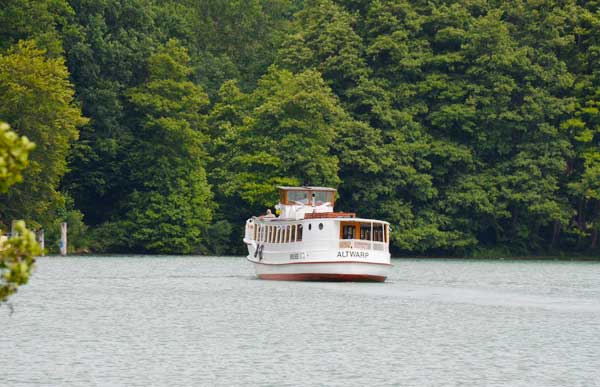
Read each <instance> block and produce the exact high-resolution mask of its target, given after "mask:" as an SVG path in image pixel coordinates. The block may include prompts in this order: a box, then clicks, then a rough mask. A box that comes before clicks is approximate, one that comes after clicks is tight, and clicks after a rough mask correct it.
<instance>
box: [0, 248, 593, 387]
mask: <svg viewBox="0 0 600 387" xmlns="http://www.w3.org/2000/svg"><path fill="white" fill-rule="evenodd" d="M394 265H395V266H394V269H393V272H392V274H391V276H390V278H389V280H388V282H386V283H383V284H364V283H306V282H271V281H261V280H256V279H255V278H254V276H253V273H252V268H251V267H250V265H249V264H247V263H246V262H245V261H244V260H243V259H241V258H203V257H143V256H135V257H69V258H45V259H40V260H39V264H38V269H37V271H36V273H35V275H34V276H33V278H32V280H31V282H30V284H28V285H27V286H25V287H23V288H22V289H21V290H19V293H18V294H17V296H16V297H14V298H13V304H14V307H15V312H14V314H13V315H12V316H9V315H8V310H7V308H1V309H0V326H2V327H3V329H2V334H1V335H0V360H1V363H0V364H1V367H0V380H1V382H0V384H2V385H8V386H12V385H16V386H20V385H31V384H40V385H123V386H147V385H223V386H229V385H268V386H284V385H298V386H311V385H314V386H320V385H339V386H347V385H360V386H363V385H399V386H459V385H460V386H599V385H600V356H599V355H600V334H599V332H600V264H598V263H581V262H579V263H578V262H508V261H499V262H498V261H461V260H456V261H455V260H396V261H395V262H394Z"/></svg>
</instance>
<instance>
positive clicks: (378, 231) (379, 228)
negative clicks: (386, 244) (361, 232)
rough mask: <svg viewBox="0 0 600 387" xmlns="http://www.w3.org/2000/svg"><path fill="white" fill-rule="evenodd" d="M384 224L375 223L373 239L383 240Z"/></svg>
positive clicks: (376, 240)
mask: <svg viewBox="0 0 600 387" xmlns="http://www.w3.org/2000/svg"><path fill="white" fill-rule="evenodd" d="M383 226H384V225H383V224H381V223H375V224H373V241H375V242H383Z"/></svg>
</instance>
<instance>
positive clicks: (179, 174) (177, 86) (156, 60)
mask: <svg viewBox="0 0 600 387" xmlns="http://www.w3.org/2000/svg"><path fill="white" fill-rule="evenodd" d="M147 70H148V72H147V73H148V79H147V81H146V82H145V83H143V84H142V85H141V86H139V87H136V88H133V89H130V90H129V91H128V93H127V95H128V97H129V101H130V103H131V104H132V107H133V111H134V112H135V114H136V121H137V125H136V126H137V131H138V137H137V138H136V139H135V140H134V141H133V142H132V144H131V148H130V150H129V155H128V160H129V161H128V166H129V169H130V175H129V182H130V185H131V187H132V188H133V191H132V193H131V194H130V195H129V197H128V199H127V200H126V202H125V204H124V208H125V209H126V213H125V214H124V216H123V220H122V221H121V223H120V224H121V226H122V227H123V228H124V229H125V230H126V233H127V234H128V235H129V240H128V241H127V245H126V246H123V247H125V248H128V249H132V250H142V251H147V252H158V253H180V254H188V253H192V252H197V251H199V250H200V248H201V245H202V242H203V241H204V239H205V236H204V233H205V231H206V228H207V227H208V224H209V223H210V221H211V220H212V207H213V205H212V203H211V200H212V194H211V191H210V187H209V186H208V183H207V179H206V173H205V170H204V165H205V163H206V161H205V158H206V156H205V151H204V146H203V144H204V142H205V135H204V133H203V131H204V130H205V123H204V121H205V119H204V117H203V116H202V115H201V114H200V111H201V110H202V109H204V108H205V107H206V105H207V104H208V97H207V95H206V94H205V93H204V92H203V91H202V88H200V87H198V86H196V85H194V84H193V83H192V82H191V81H189V80H188V77H189V74H190V73H191V68H190V67H189V56H188V54H187V50H186V49H185V48H183V47H181V46H180V45H179V44H178V43H177V42H176V41H175V40H170V41H169V42H167V44H166V45H165V46H164V47H162V48H160V49H159V50H158V51H157V52H156V53H155V54H153V55H152V56H150V58H149V59H148V69H147Z"/></svg>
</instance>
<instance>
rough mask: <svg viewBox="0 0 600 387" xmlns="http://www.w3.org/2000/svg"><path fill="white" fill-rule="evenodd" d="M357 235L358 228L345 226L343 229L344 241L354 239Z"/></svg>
mask: <svg viewBox="0 0 600 387" xmlns="http://www.w3.org/2000/svg"><path fill="white" fill-rule="evenodd" d="M355 233H356V226H354V225H345V226H343V227H342V239H354V235H355Z"/></svg>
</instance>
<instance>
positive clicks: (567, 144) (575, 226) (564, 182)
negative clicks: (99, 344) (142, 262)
mask: <svg viewBox="0 0 600 387" xmlns="http://www.w3.org/2000/svg"><path fill="white" fill-rule="evenodd" d="M599 109H600V2H598V1H582V0H578V1H576V0H565V1H558V0H537V1H525V0H508V1H494V0H462V1H443V0H433V1H432V0H428V1H421V0H412V1H408V0H336V1H334V0H304V1H302V0H263V1H259V0H245V1H222V0H180V1H174V0H167V1H156V0H68V1H67V0H0V121H3V122H7V123H8V124H10V126H11V128H12V129H13V130H14V131H15V132H16V133H17V134H19V135H25V136H27V137H28V138H29V139H30V140H31V141H32V142H34V143H35V144H36V147H35V149H34V150H32V151H31V152H30V155H29V160H30V161H29V167H28V168H27V169H25V170H24V171H23V172H22V175H23V177H24V179H23V182H21V183H19V184H16V185H14V186H12V187H11V188H10V189H9V190H8V192H6V193H0V227H1V228H2V229H4V230H6V229H7V228H9V227H10V222H11V221H12V220H13V219H25V220H26V221H27V224H28V225H29V226H33V227H34V228H44V229H46V230H47V231H46V235H47V238H49V239H50V242H49V243H48V245H49V246H53V242H52V241H53V240H56V239H57V234H58V224H59V223H60V222H63V221H67V222H69V225H70V240H71V242H72V244H71V247H72V248H74V249H78V250H91V251H95V252H140V253H175V254H188V253H203V254H239V253H242V252H243V251H244V245H243V243H242V242H241V233H242V230H243V223H244V221H245V219H246V218H248V217H249V216H252V215H256V214H258V213H264V211H265V210H266V208H267V207H272V206H273V205H274V204H275V203H276V202H277V198H278V195H277V192H276V186H277V185H303V184H307V185H325V186H333V187H336V188H338V189H339V198H338V200H337V202H336V208H337V209H338V210H342V211H344V210H345V211H352V212H357V213H359V214H360V215H361V216H363V217H374V218H378V219H383V220H386V221H389V222H390V223H391V225H392V249H391V250H392V253H393V254H395V255H411V254H418V255H461V256H462V255H466V256H470V255H498V254H509V255H518V254H548V253H551V254H553V253H560V252H568V253H571V252H581V253H587V254H590V253H598V252H599V249H600V247H599V242H598V231H599V230H600V110H599Z"/></svg>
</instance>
